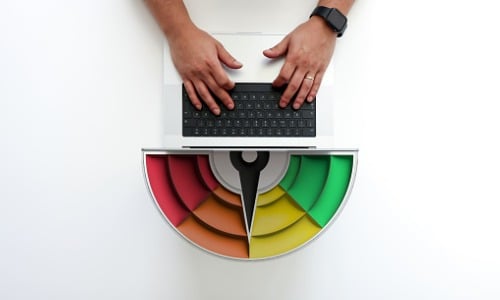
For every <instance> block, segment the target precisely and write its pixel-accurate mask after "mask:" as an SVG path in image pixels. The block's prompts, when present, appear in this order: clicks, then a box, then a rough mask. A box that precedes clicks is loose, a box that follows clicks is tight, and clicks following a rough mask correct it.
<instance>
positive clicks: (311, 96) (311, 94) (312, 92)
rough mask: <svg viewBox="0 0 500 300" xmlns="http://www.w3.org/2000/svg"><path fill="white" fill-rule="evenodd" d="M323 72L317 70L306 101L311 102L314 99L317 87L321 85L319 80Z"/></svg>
mask: <svg viewBox="0 0 500 300" xmlns="http://www.w3.org/2000/svg"><path fill="white" fill-rule="evenodd" d="M323 74H324V73H323V72H318V73H317V74H316V76H315V77H314V82H313V85H312V87H311V90H310V91H309V94H308V95H307V98H306V101H307V102H309V103H311V102H313V101H314V99H315V98H316V95H318V91H319V87H320V86H321V81H322V80H323Z"/></svg>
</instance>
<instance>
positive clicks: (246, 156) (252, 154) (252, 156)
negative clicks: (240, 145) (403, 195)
mask: <svg viewBox="0 0 500 300" xmlns="http://www.w3.org/2000/svg"><path fill="white" fill-rule="evenodd" d="M241 158H243V160H244V161H246V162H247V163H251V162H254V161H255V160H256V159H257V151H243V153H242V154H241Z"/></svg>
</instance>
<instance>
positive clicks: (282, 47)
mask: <svg viewBox="0 0 500 300" xmlns="http://www.w3.org/2000/svg"><path fill="white" fill-rule="evenodd" d="M287 49H288V36H287V37H285V38H284V39H282V40H281V42H279V43H278V44H276V45H275V46H274V47H272V48H269V49H266V50H264V52H262V53H263V54H264V55H265V56H266V57H268V58H277V57H280V56H283V55H285V53H286V51H287Z"/></svg>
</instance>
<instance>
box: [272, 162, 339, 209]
mask: <svg viewBox="0 0 500 300" xmlns="http://www.w3.org/2000/svg"><path fill="white" fill-rule="evenodd" d="M329 171H330V156H323V155H321V156H320V155H318V156H316V155H308V156H305V155H304V156H302V157H301V159H300V166H299V168H298V171H297V172H295V174H296V177H295V180H294V181H293V183H292V184H291V185H289V188H288V189H287V187H285V185H283V186H282V188H283V189H285V190H287V192H288V194H289V195H290V196H291V197H292V198H293V199H294V200H295V201H296V202H297V204H299V205H300V206H301V207H302V209H304V210H305V211H309V210H310V209H311V208H312V206H313V205H314V203H315V202H316V200H317V199H318V198H319V196H320V195H321V192H322V191H323V187H324V185H325V180H326V178H327V176H328V172H329ZM292 175H293V174H290V176H292ZM287 177H288V173H287V176H285V179H287V181H286V182H285V183H286V184H287V185H286V186H288V184H289V183H288V178H287ZM280 185H281V183H280Z"/></svg>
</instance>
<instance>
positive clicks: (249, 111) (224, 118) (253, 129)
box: [182, 83, 316, 137]
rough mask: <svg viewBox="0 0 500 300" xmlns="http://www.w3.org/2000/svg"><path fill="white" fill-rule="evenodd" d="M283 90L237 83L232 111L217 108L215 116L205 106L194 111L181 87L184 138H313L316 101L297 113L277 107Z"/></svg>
mask: <svg viewBox="0 0 500 300" xmlns="http://www.w3.org/2000/svg"><path fill="white" fill-rule="evenodd" d="M283 91H284V89H276V88H273V87H272V85H271V84H270V83H236V86H235V87H234V89H233V90H231V92H230V95H231V97H232V98H233V100H234V104H235V108H234V109H233V110H228V109H226V108H225V107H224V105H219V106H220V108H221V114H220V115H219V116H215V115H213V114H212V113H211V112H210V111H209V110H208V108H207V107H206V106H205V105H204V106H203V108H202V109H201V110H197V109H196V108H195V107H194V106H193V105H192V104H191V102H190V100H189V97H188V95H187V93H186V91H185V89H184V86H183V87H182V101H183V103H182V109H183V116H182V122H183V127H182V134H183V136H185V137H192V136H208V137H214V136H215V137H217V136H220V137H225V136H232V137H315V136H316V104H315V101H313V102H312V103H307V102H304V104H303V105H302V107H301V108H300V109H299V110H294V109H292V108H291V105H288V106H287V107H286V108H280V107H279V106H278V101H279V99H280V96H281V94H282V92H283ZM292 101H293V99H292Z"/></svg>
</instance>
